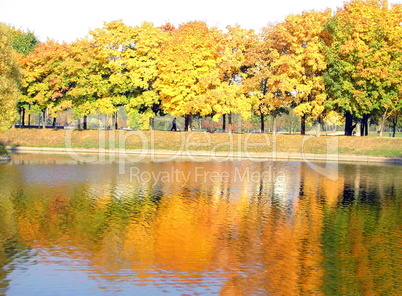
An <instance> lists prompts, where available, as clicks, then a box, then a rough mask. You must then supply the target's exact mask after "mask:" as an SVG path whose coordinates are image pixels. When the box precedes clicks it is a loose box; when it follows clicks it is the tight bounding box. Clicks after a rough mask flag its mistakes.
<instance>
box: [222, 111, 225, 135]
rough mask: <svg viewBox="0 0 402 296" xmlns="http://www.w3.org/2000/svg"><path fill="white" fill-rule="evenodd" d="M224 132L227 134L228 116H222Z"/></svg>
mask: <svg viewBox="0 0 402 296" xmlns="http://www.w3.org/2000/svg"><path fill="white" fill-rule="evenodd" d="M222 130H223V131H224V132H226V114H223V115H222Z"/></svg>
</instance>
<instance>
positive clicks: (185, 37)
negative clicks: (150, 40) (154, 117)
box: [155, 21, 221, 130]
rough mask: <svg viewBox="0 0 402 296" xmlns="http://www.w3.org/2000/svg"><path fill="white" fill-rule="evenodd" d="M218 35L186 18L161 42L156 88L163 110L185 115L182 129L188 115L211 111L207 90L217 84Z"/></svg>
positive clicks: (204, 25)
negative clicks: (183, 22)
mask: <svg viewBox="0 0 402 296" xmlns="http://www.w3.org/2000/svg"><path fill="white" fill-rule="evenodd" d="M220 35H221V32H220V31H218V30H217V29H215V28H208V26H207V25H206V24H205V23H204V22H200V21H195V22H189V23H185V24H183V25H181V26H180V27H179V28H178V29H177V30H175V31H173V32H171V35H170V37H169V38H168V40H167V41H166V42H165V43H164V44H163V46H162V49H161V53H160V58H159V61H158V70H159V74H158V80H157V81H156V83H155V84H156V88H157V90H158V91H159V92H160V96H161V101H162V106H163V109H164V110H165V111H166V112H167V113H171V114H173V115H175V116H183V115H184V116H185V117H186V121H185V130H188V128H189V125H190V120H191V115H194V114H199V115H201V116H205V115H209V114H213V112H214V110H213V105H212V104H211V102H210V101H209V98H210V97H209V92H210V90H211V89H215V88H217V87H218V86H219V85H220V84H221V73H220V70H219V58H220V54H221V53H220V51H221V50H220V44H219V40H220Z"/></svg>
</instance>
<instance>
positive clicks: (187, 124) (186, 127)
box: [184, 114, 191, 132]
mask: <svg viewBox="0 0 402 296" xmlns="http://www.w3.org/2000/svg"><path fill="white" fill-rule="evenodd" d="M189 130H191V114H187V115H185V116H184V131H186V132H188V131H189Z"/></svg>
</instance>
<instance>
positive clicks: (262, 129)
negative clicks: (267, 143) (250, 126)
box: [260, 112, 265, 134]
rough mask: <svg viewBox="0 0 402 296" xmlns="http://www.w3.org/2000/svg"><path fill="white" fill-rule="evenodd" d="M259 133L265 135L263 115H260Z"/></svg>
mask: <svg viewBox="0 0 402 296" xmlns="http://www.w3.org/2000/svg"><path fill="white" fill-rule="evenodd" d="M260 123H261V133H262V134H263V133H265V122H264V113H262V112H261V113H260Z"/></svg>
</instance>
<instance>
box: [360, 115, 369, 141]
mask: <svg viewBox="0 0 402 296" xmlns="http://www.w3.org/2000/svg"><path fill="white" fill-rule="evenodd" d="M369 118H370V115H369V114H364V115H363V118H362V119H361V124H360V136H362V137H364V136H368V128H369V124H368V122H369Z"/></svg>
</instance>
